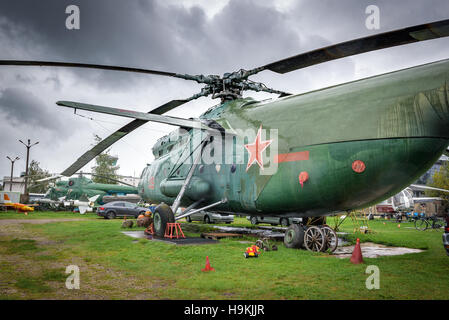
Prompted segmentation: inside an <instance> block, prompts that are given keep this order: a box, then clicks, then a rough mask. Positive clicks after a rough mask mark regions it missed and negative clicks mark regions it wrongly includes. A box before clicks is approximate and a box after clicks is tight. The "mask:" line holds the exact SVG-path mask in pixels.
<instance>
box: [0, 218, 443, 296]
mask: <svg viewBox="0 0 449 320" xmlns="http://www.w3.org/2000/svg"><path fill="white" fill-rule="evenodd" d="M52 214H54V213H52ZM77 216H79V215H77ZM121 222H122V220H121V219H116V220H112V221H111V220H103V219H89V220H88V221H73V222H63V223H48V224H39V225H31V224H26V225H23V228H25V230H26V231H28V232H30V233H32V234H38V235H40V236H43V237H46V238H48V239H50V240H51V241H54V242H56V243H61V244H63V245H59V246H54V247H51V248H46V250H47V254H48V255H49V256H50V257H54V256H56V257H57V258H58V259H57V260H58V261H62V262H64V263H65V265H68V264H77V263H81V264H82V265H80V276H81V287H82V288H83V285H85V286H86V287H88V289H85V290H88V291H87V293H88V294H95V293H96V292H97V291H98V292H103V291H106V292H107V294H108V298H112V299H120V298H123V297H124V296H123V292H127V293H129V294H132V295H135V296H139V294H151V295H150V298H153V299H258V300H260V299H262V300H263V299H447V298H448V296H449V295H448V293H449V289H448V283H449V257H448V256H446V253H445V251H444V249H443V247H442V241H441V234H442V232H441V231H436V230H428V231H425V232H421V231H417V230H415V229H413V228H411V227H413V225H412V224H410V223H403V224H401V227H400V228H398V226H397V225H398V224H397V223H393V222H389V221H388V222H387V221H385V224H384V221H374V222H370V226H371V228H372V229H373V231H374V233H371V234H352V231H353V225H352V222H351V221H349V220H348V221H346V222H345V223H344V224H343V225H342V226H341V230H342V231H345V232H348V233H349V234H348V235H346V238H347V240H348V241H350V242H355V240H356V238H360V240H361V241H362V242H366V241H370V242H377V243H382V244H386V245H395V246H404V247H410V248H421V249H425V251H424V252H422V253H418V254H406V255H402V256H390V257H381V258H376V259H368V258H365V259H364V260H365V263H364V264H362V265H353V264H351V263H350V262H349V261H348V259H337V258H335V257H332V256H329V255H327V254H323V253H312V252H308V251H305V250H295V249H287V248H285V247H284V246H283V244H282V243H277V245H278V248H279V250H278V251H271V252H264V253H262V255H261V256H260V257H259V258H251V259H245V258H244V257H243V252H244V251H245V249H246V247H247V246H249V245H250V243H241V242H242V241H250V242H252V243H253V242H254V241H255V240H256V238H251V237H246V238H238V239H223V240H220V243H219V244H211V245H196V246H176V245H172V244H167V243H161V242H156V241H148V240H146V239H140V240H138V241H135V239H134V238H131V237H128V236H126V235H124V234H122V233H121V231H123V229H122V228H121V227H120V226H121ZM232 225H235V226H250V223H249V222H248V220H246V219H245V218H236V220H235V223H234V224H232ZM226 226H228V225H226ZM407 227H410V228H407ZM183 229H184V230H185V231H186V233H188V234H190V235H196V236H199V233H200V232H205V231H208V230H210V226H207V225H203V224H201V223H191V224H183ZM133 230H143V228H133ZM1 245H2V246H6V247H7V248H8V250H9V251H8V252H9V253H11V252H12V251H14V248H21V249H19V251H18V252H22V253H23V252H26V251H27V250H28V252H30V254H29V255H28V256H27V258H28V259H29V260H30V261H32V262H34V261H38V262H39V263H45V262H46V261H44V260H39V258H38V257H39V256H40V255H38V254H37V253H38V252H37V251H36V250H35V249H33V245H34V246H38V245H36V243H34V244H31V243H27V242H24V243H20V242H17V241H16V242H13V241H11V240H10V241H9V242H8V241H4V242H2V244H1ZM26 246H29V249H25V247H26ZM38 247H39V246H38ZM11 250H12V251H11ZM206 256H208V257H209V259H210V262H211V265H212V267H213V268H215V272H209V273H206V272H202V271H201V269H202V268H204V266H205V263H206ZM371 264H373V265H376V266H378V267H379V269H380V273H381V274H380V277H381V278H380V284H381V288H380V289H379V290H368V289H366V287H365V281H366V278H367V277H368V275H367V274H365V270H366V267H367V266H368V265H371ZM93 266H95V267H96V268H97V269H98V268H104V269H105V270H107V271H105V272H104V273H102V275H101V276H102V278H101V281H100V280H98V276H99V275H98V274H94V273H93V271H92V268H93ZM2 268H3V267H2V266H0V274H1V272H2ZM47 269H48V268H47ZM48 270H49V271H45V272H42V270H41V272H40V276H39V277H37V278H36V277H35V278H31V279H34V282H33V281H31V282H30V283H27V282H25V284H23V283H22V282H23V279H22V280H21V281H22V282H21V284H20V285H21V286H22V287H24V288H25V291H26V292H36V291H33V289H32V288H33V285H35V286H37V287H39V286H40V285H43V288H45V286H44V285H47V283H48V281H62V280H63V279H65V277H66V275H65V274H64V270H63V269H59V270H58V269H57V268H50V269H48ZM117 273H119V274H120V276H118V275H117ZM36 279H38V280H39V281H40V282H39V281H37V280H36ZM128 279H134V280H135V281H136V283H140V284H142V287H136V286H135V285H130V284H129V283H128ZM36 281H37V282H36ZM16 286H17V284H16ZM61 286H63V283H62V282H61ZM82 288H81V289H82ZM34 290H38V289H34ZM42 292H45V291H42ZM42 297H45V294H44V295H42Z"/></svg>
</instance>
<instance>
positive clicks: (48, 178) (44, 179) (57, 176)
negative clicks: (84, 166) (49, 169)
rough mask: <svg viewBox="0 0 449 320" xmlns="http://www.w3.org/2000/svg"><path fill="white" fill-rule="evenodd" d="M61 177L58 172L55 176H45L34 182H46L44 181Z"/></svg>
mask: <svg viewBox="0 0 449 320" xmlns="http://www.w3.org/2000/svg"><path fill="white" fill-rule="evenodd" d="M61 177H62V175H60V174H58V175H55V176H51V177H47V178H42V179H39V180H36V182H46V181H50V180H56V179H59V178H61Z"/></svg>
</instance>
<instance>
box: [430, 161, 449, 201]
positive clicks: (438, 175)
mask: <svg viewBox="0 0 449 320" xmlns="http://www.w3.org/2000/svg"><path fill="white" fill-rule="evenodd" d="M428 186H429V187H434V188H440V189H446V190H449V162H448V161H446V162H445V163H444V164H443V165H442V166H441V167H440V169H439V170H438V171H436V172H435V173H434V174H433V176H432V179H430V182H429V183H428ZM425 193H426V196H429V197H440V198H443V199H444V200H446V201H449V193H448V192H441V191H434V190H426V192H425Z"/></svg>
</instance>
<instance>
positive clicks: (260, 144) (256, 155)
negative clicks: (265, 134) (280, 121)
mask: <svg viewBox="0 0 449 320" xmlns="http://www.w3.org/2000/svg"><path fill="white" fill-rule="evenodd" d="M261 133H262V126H260V128H259V130H258V131H257V136H256V140H255V141H254V143H251V144H245V148H246V150H248V152H249V159H248V164H247V165H246V171H248V169H249V168H250V167H251V166H252V165H253V163H254V162H257V164H258V165H259V167H260V168H261V169H262V170H263V157H262V152H263V151H264V150H265V149H266V148H267V147H268V146H269V145H270V144H271V142H273V140H265V141H261Z"/></svg>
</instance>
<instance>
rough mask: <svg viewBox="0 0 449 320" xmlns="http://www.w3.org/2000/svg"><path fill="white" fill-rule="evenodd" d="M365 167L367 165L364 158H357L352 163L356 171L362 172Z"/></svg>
mask: <svg viewBox="0 0 449 320" xmlns="http://www.w3.org/2000/svg"><path fill="white" fill-rule="evenodd" d="M365 169H366V165H365V163H364V162H363V161H362V160H355V161H354V162H353V163H352V170H354V172H357V173H362V172H363V171H365Z"/></svg>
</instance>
